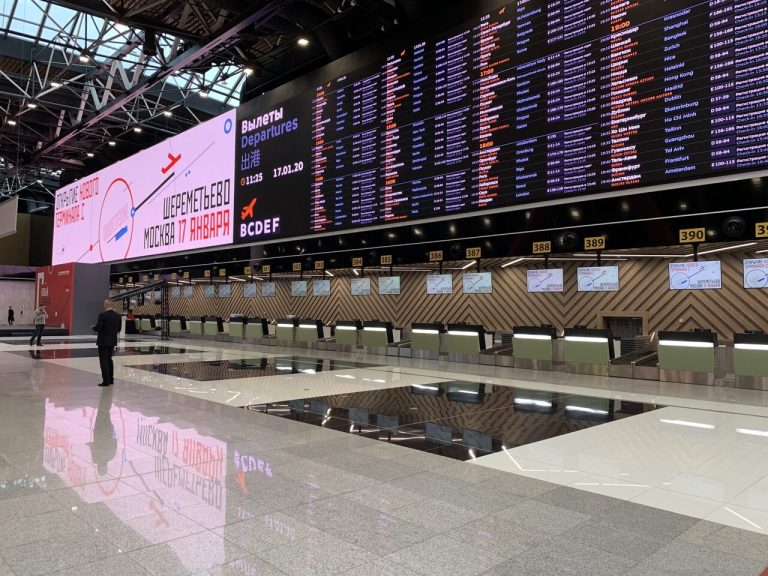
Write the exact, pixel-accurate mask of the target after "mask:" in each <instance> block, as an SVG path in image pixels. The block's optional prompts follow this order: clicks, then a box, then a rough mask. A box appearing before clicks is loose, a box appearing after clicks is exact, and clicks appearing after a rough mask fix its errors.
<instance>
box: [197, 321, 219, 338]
mask: <svg viewBox="0 0 768 576" xmlns="http://www.w3.org/2000/svg"><path fill="white" fill-rule="evenodd" d="M202 321H203V335H204V336H205V337H206V338H216V337H217V336H218V335H219V334H223V333H224V322H223V321H222V319H221V318H217V317H215V316H206V317H205V318H203V319H202Z"/></svg>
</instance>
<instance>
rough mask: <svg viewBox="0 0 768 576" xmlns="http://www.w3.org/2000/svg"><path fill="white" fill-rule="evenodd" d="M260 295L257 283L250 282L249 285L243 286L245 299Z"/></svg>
mask: <svg viewBox="0 0 768 576" xmlns="http://www.w3.org/2000/svg"><path fill="white" fill-rule="evenodd" d="M258 293H259V291H258V288H257V286H256V283H255V282H248V283H247V284H243V297H245V298H256V296H258Z"/></svg>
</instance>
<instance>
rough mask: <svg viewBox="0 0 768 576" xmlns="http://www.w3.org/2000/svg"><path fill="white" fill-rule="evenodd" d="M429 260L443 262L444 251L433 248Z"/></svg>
mask: <svg viewBox="0 0 768 576" xmlns="http://www.w3.org/2000/svg"><path fill="white" fill-rule="evenodd" d="M429 261H430V262H442V261H443V251H442V250H432V251H431V252H430V253H429Z"/></svg>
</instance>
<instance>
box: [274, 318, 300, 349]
mask: <svg viewBox="0 0 768 576" xmlns="http://www.w3.org/2000/svg"><path fill="white" fill-rule="evenodd" d="M298 327H299V320H298V318H281V319H280V320H278V321H277V325H276V326H275V336H276V340H277V342H278V344H279V345H286V344H293V341H294V338H295V337H296V329H297V328H298Z"/></svg>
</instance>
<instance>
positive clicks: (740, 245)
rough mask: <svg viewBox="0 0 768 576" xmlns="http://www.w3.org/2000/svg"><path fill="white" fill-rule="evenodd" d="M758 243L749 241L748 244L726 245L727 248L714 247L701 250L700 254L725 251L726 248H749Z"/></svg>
mask: <svg viewBox="0 0 768 576" xmlns="http://www.w3.org/2000/svg"><path fill="white" fill-rule="evenodd" d="M755 244H757V242H747V243H746V244H737V245H736V246H726V247H725V248H714V249H712V250H704V251H703V252H699V256H703V255H704V254H716V253H717V252H725V251H726V250H738V249H739V248H749V247H750V246H754V245H755Z"/></svg>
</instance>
